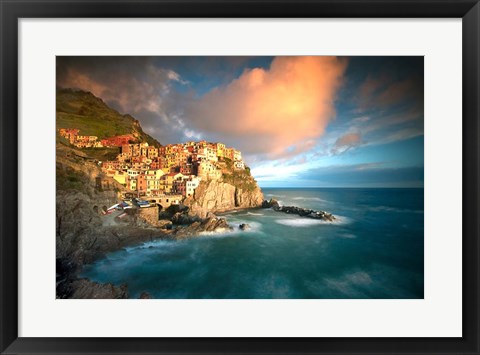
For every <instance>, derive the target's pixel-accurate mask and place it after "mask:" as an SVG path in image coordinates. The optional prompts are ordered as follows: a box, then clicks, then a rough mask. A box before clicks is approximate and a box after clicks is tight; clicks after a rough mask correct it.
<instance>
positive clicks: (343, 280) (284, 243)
mask: <svg viewBox="0 0 480 355" xmlns="http://www.w3.org/2000/svg"><path fill="white" fill-rule="evenodd" d="M262 191H263V193H264V197H265V199H267V200H269V199H270V198H274V199H276V200H277V201H278V202H279V203H280V204H281V205H284V206H297V207H302V208H309V209H314V210H322V211H326V212H329V213H332V214H333V215H334V216H335V217H336V218H337V219H336V220H335V221H334V222H327V221H323V220H316V219H311V218H307V217H300V216H298V215H290V214H286V213H282V212H276V211H273V210H272V209H250V210H236V211H231V212H228V213H224V214H220V216H222V217H224V218H226V219H227V221H228V223H229V224H230V225H231V226H232V227H234V230H233V231H231V232H224V233H203V234H202V235H201V236H199V237H194V238H190V239H186V240H177V241H175V240H156V241H152V242H148V243H143V244H140V245H136V246H131V247H128V248H124V249H123V250H120V251H116V252H112V253H109V254H107V255H106V256H105V257H104V258H103V259H100V260H98V261H96V262H94V263H93V264H89V265H86V266H85V267H84V269H83V271H82V273H81V275H80V276H81V277H87V278H89V279H90V280H92V281H97V282H101V283H107V282H110V283H113V284H114V285H121V284H124V283H126V284H127V285H128V290H129V295H130V297H131V298H138V297H139V296H140V294H141V293H142V292H148V293H149V294H150V295H151V297H152V298H159V299H164V298H165V299H205V298H207V299H265V298H266V299H270V298H271V299H273V298H275V299H277V298H280V299H357V298H360V299H421V298H423V297H424V195H423V188H422V187H415V188H388V187H385V188H372V187H365V188H355V187H345V188H339V187H329V188H307V187H305V188H295V187H289V188H262ZM242 223H247V224H248V225H250V227H251V229H250V230H248V231H242V230H240V228H239V225H240V224H242Z"/></svg>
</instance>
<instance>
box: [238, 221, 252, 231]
mask: <svg viewBox="0 0 480 355" xmlns="http://www.w3.org/2000/svg"><path fill="white" fill-rule="evenodd" d="M238 228H240V230H242V231H247V230H249V229H251V228H252V227H250V225H249V224H247V223H242V224H240V225H239V226H238Z"/></svg>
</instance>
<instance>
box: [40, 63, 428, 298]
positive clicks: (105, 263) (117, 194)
mask: <svg viewBox="0 0 480 355" xmlns="http://www.w3.org/2000/svg"><path fill="white" fill-rule="evenodd" d="M55 66H56V80H55V81H56V83H55V85H56V87H55V88H53V87H52V88H51V90H54V89H55V92H56V97H55V100H56V102H55V107H56V118H55V120H56V121H55V122H56V124H55V139H56V142H55V160H56V173H55V186H56V206H55V208H56V210H55V223H56V237H55V238H56V239H55V247H56V250H55V258H56V299H57V300H58V299H424V282H425V280H424V271H425V267H424V262H425V256H424V252H425V250H424V76H425V73H424V57H423V56H333V55H332V56H307V55H298V56H282V55H279V56H57V57H56V63H55ZM52 92H53V91H52ZM52 105H53V102H52ZM52 129H53V127H52ZM52 139H53V137H52ZM39 159H40V157H39ZM427 186H429V185H428V184H427ZM36 202H40V204H41V201H36ZM51 262H52V263H53V260H51ZM52 288H53V287H52ZM138 302H148V301H138Z"/></svg>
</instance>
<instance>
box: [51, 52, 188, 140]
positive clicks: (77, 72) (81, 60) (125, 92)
mask: <svg viewBox="0 0 480 355" xmlns="http://www.w3.org/2000/svg"><path fill="white" fill-rule="evenodd" d="M173 83H177V84H179V85H187V84H188V82H187V81H186V80H184V79H182V77H181V76H180V74H179V73H177V72H175V71H173V70H171V69H165V68H162V67H159V66H157V65H155V63H154V58H152V57H94V59H92V57H57V86H59V87H69V88H78V89H82V90H85V91H90V92H91V93H93V94H94V95H95V96H98V97H100V98H102V99H103V100H104V101H105V102H106V103H107V104H108V105H109V106H111V107H113V108H115V109H116V110H118V111H120V112H121V113H129V114H131V115H133V116H135V117H136V118H137V119H140V120H141V122H142V127H143V128H144V129H145V131H146V132H147V133H149V134H151V135H154V136H155V137H156V138H158V139H159V140H160V142H162V141H163V142H165V139H166V138H167V137H168V138H170V137H171V136H172V135H173V136H176V137H177V138H178V139H181V138H182V137H183V126H182V124H181V122H179V121H178V119H177V117H176V116H175V115H170V114H168V113H167V111H166V110H165V100H166V96H168V95H169V94H170V93H171V88H172V84H173ZM165 125H168V130H165V129H164V127H165ZM159 126H160V127H159ZM167 131H168V132H169V134H168V135H167Z"/></svg>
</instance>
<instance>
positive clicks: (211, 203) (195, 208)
mask: <svg viewBox="0 0 480 355" xmlns="http://www.w3.org/2000/svg"><path fill="white" fill-rule="evenodd" d="M262 201H263V193H262V191H261V190H260V188H259V187H258V186H257V185H256V183H255V184H252V185H249V186H248V188H241V187H239V186H234V185H232V184H230V183H226V182H223V181H221V180H206V181H202V182H201V183H200V185H199V186H198V187H197V189H196V190H195V193H194V195H193V196H191V197H189V198H187V199H186V200H185V201H184V204H185V205H186V206H188V207H189V214H190V215H191V216H198V217H200V218H206V216H207V214H208V212H213V213H217V212H225V211H229V210H233V209H236V208H254V207H260V206H261V205H262Z"/></svg>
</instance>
